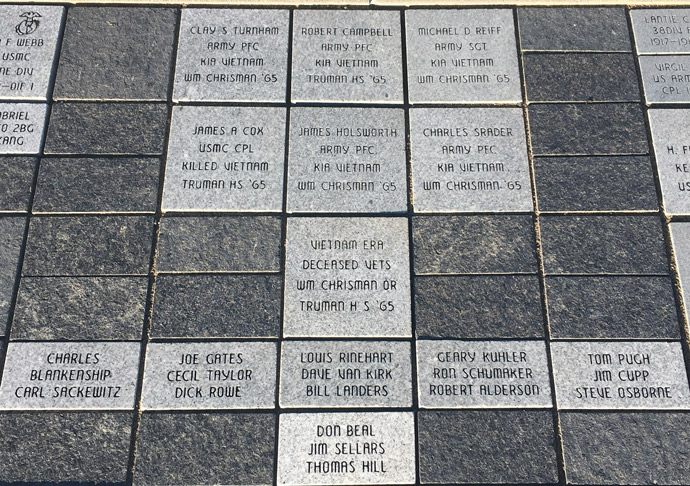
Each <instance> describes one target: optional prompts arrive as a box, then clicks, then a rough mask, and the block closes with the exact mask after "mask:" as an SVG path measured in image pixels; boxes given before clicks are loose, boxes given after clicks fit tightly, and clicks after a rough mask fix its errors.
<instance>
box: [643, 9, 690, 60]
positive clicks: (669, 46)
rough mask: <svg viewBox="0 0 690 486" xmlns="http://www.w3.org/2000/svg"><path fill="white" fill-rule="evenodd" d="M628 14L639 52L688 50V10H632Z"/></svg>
mask: <svg viewBox="0 0 690 486" xmlns="http://www.w3.org/2000/svg"><path fill="white" fill-rule="evenodd" d="M630 17H631V19H632V26H633V31H634V32H635V44H636V45H637V52H638V53H640V54H671V53H686V52H690V9H670V8H654V9H633V10H631V11H630Z"/></svg>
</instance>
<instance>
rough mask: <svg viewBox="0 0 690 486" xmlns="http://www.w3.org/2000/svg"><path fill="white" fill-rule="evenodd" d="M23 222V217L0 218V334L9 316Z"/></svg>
mask: <svg viewBox="0 0 690 486" xmlns="http://www.w3.org/2000/svg"><path fill="white" fill-rule="evenodd" d="M25 224H26V220H25V218H9V217H5V218H0V334H4V333H5V326H6V324H7V319H8V318H9V312H10V304H11V301H12V292H14V284H15V279H16V277H17V270H18V266H19V255H20V253H21V249H22V240H23V239H24V225H25Z"/></svg>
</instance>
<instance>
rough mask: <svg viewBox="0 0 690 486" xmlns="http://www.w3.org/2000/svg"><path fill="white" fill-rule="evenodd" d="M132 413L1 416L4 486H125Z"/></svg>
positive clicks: (1, 476)
mask: <svg viewBox="0 0 690 486" xmlns="http://www.w3.org/2000/svg"><path fill="white" fill-rule="evenodd" d="M132 419H133V417H132V414H131V413H100V412H98V413H65V412H48V413H36V412H32V413H10V414H8V413H5V414H2V413H0V430H2V434H0V464H2V468H0V483H2V484H6V483H13V482H25V483H27V484H43V483H44V482H45V483H53V484H55V483H68V482H70V483H94V484H95V483H98V484H108V483H111V484H112V483H124V482H125V480H126V477H127V463H128V460H129V447H130V439H131V436H132Z"/></svg>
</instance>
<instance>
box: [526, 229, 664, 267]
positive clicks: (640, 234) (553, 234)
mask: <svg viewBox="0 0 690 486" xmlns="http://www.w3.org/2000/svg"><path fill="white" fill-rule="evenodd" d="M539 223H540V227H541V241H542V245H543V246H542V248H543V253H544V269H545V271H546V273H614V274H616V273H618V274H624V273H633V274H634V273H637V274H646V273H651V274H666V273H668V271H669V266H668V258H667V255H666V245H665V243H664V233H663V229H662V226H661V220H660V219H659V216H657V215H632V216H630V215H625V216H624V215H620V216H619V215H616V216H603V215H583V216H556V215H542V216H540V218H539Z"/></svg>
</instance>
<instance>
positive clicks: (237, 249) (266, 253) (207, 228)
mask: <svg viewBox="0 0 690 486" xmlns="http://www.w3.org/2000/svg"><path fill="white" fill-rule="evenodd" d="M281 244H282V243H281V241H280V218H277V217H273V216H249V217H223V216H206V217H165V218H163V219H162V220H161V230H160V238H159V244H158V258H157V263H156V265H157V268H158V271H160V272H261V271H264V272H268V271H278V270H279V269H280V268H279V267H280V248H281Z"/></svg>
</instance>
